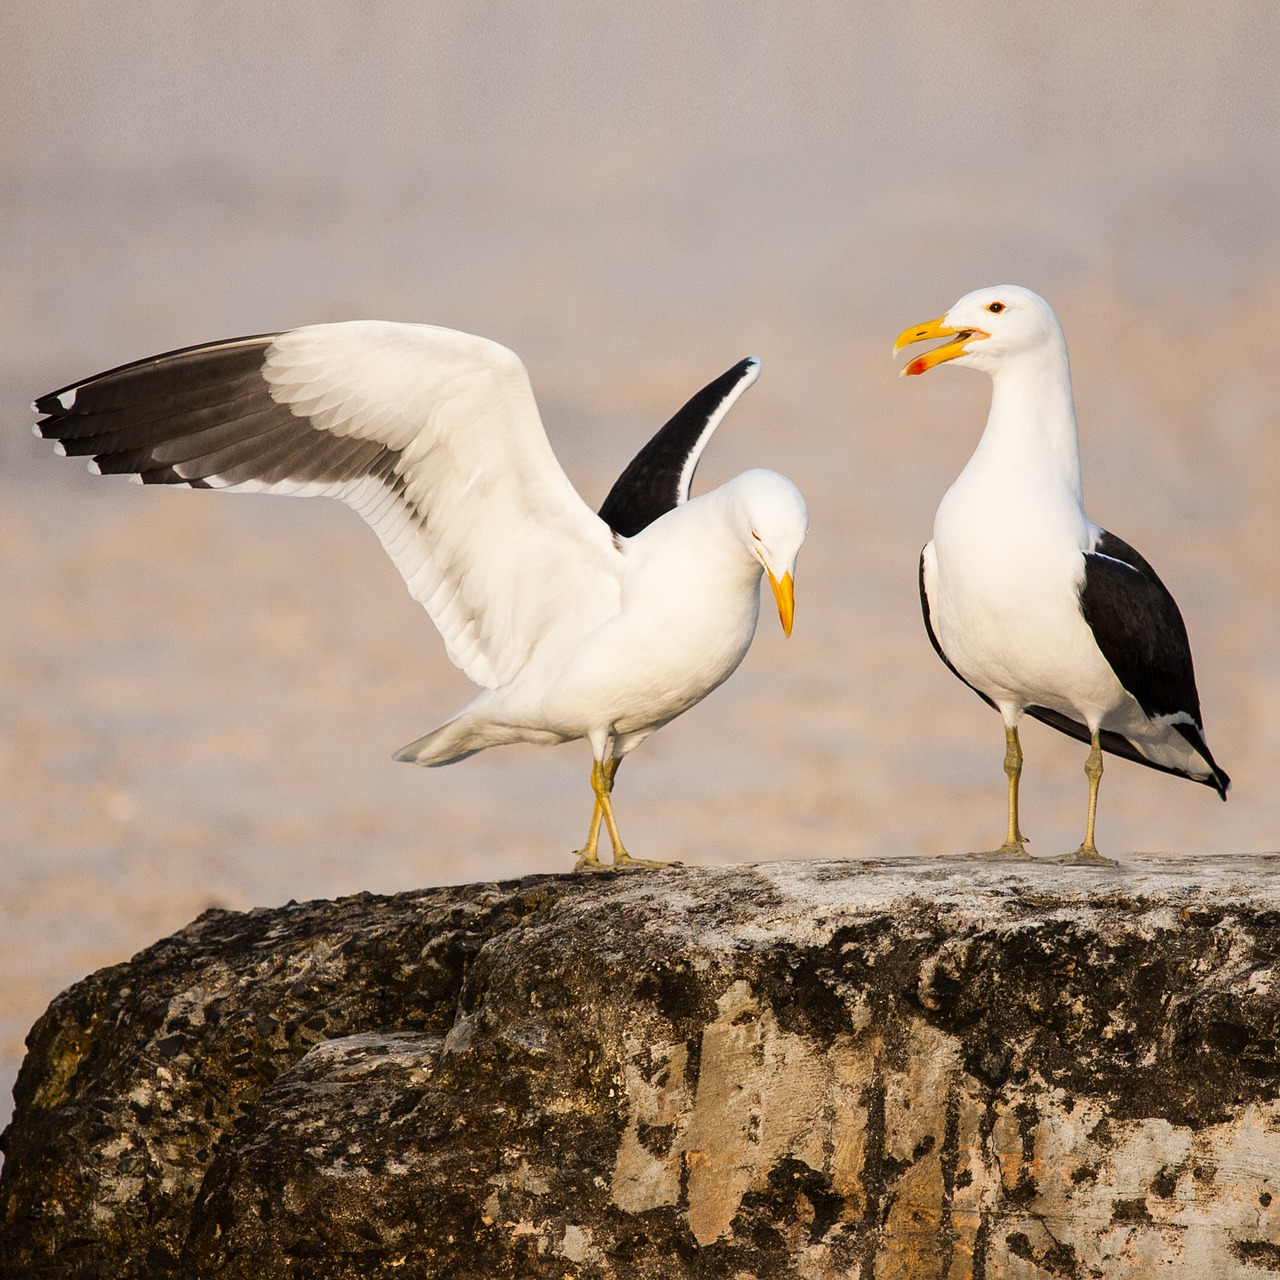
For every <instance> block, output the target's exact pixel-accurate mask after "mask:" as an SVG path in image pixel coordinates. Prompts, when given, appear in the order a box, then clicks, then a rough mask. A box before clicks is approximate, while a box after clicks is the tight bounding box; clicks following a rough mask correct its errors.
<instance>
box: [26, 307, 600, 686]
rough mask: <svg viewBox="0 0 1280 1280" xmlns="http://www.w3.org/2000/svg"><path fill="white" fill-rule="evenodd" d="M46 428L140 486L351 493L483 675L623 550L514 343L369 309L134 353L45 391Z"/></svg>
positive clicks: (520, 661)
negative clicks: (566, 466)
mask: <svg viewBox="0 0 1280 1280" xmlns="http://www.w3.org/2000/svg"><path fill="white" fill-rule="evenodd" d="M35 407H36V409H37V411H38V412H40V413H43V414H45V415H46V416H45V417H44V418H42V419H41V420H40V421H39V422H38V423H37V424H36V431H37V433H38V434H40V435H43V436H45V437H46V438H49V439H53V440H56V441H57V442H58V446H59V451H60V452H63V453H66V454H69V455H87V456H89V457H90V458H91V459H92V462H91V464H90V465H91V467H92V468H94V469H96V470H98V471H100V472H102V473H132V474H133V475H134V476H135V478H137V479H139V480H140V481H141V482H142V483H144V484H180V485H188V486H190V487H192V488H213V489H239V490H248V491H258V492H270V493H285V494H298V495H303V496H310V495H316V496H325V497H332V498H339V499H341V500H342V501H343V502H345V503H346V504H347V505H348V506H350V507H352V508H353V509H355V510H356V511H358V512H359V513H360V514H361V515H362V516H363V517H364V518H365V519H366V520H367V521H368V522H369V524H370V525H371V526H372V527H373V529H374V531H375V532H376V533H377V535H378V537H379V538H380V539H381V541H382V545H383V546H384V547H385V548H386V551H387V553H388V555H390V556H391V558H392V560H393V561H394V562H395V564H396V567H397V568H398V569H399V570H400V572H401V574H402V575H403V576H404V579H405V581H406V583H407V584H408V587H409V591H410V593H411V594H412V595H413V597H414V599H416V600H418V601H420V602H421V603H422V605H423V606H424V607H425V608H426V610H427V612H428V613H429V614H430V615H431V618H432V621H433V622H434V623H435V624H436V626H437V627H438V628H439V630H440V633H441V635H442V636H443V637H444V641H445V645H446V648H447V650H448V653H449V657H450V658H451V659H452V660H453V661H454V662H455V663H456V664H457V665H458V666H459V667H461V668H462V670H463V671H465V672H466V674H467V675H468V676H469V677H470V678H471V679H472V680H474V681H476V683H478V684H481V685H484V686H487V687H490V688H492V687H496V686H498V685H502V684H505V683H507V682H508V681H509V680H510V679H511V678H512V677H513V676H514V675H515V674H516V673H517V672H518V671H519V670H520V669H521V668H522V667H523V666H524V665H525V663H526V662H528V661H529V659H530V657H531V656H532V654H533V653H534V652H535V650H536V649H537V648H538V647H539V646H540V645H542V644H543V643H546V642H548V641H550V640H552V638H553V637H554V636H555V635H556V633H557V631H558V630H559V629H560V628H561V627H570V628H572V627H574V624H575V622H576V621H577V620H578V619H581V618H584V617H591V616H599V614H600V612H601V610H607V609H608V608H609V607H610V606H611V605H613V604H614V603H615V602H616V600H617V598H618V592H619V583H620V579H621V556H620V554H619V552H618V550H617V548H616V546H615V545H614V542H613V538H612V535H611V534H610V531H609V529H608V527H607V526H606V525H605V524H604V522H603V521H601V520H600V519H599V518H598V517H596V516H594V515H593V514H592V513H591V511H590V510H589V509H588V508H587V507H586V505H585V504H584V503H583V502H582V500H581V499H580V498H579V496H578V494H577V493H576V491H575V490H574V488H573V486H572V485H571V484H570V482H569V479H568V477H567V476H566V475H565V474H564V471H563V470H562V469H561V467H560V465H559V463H558V462H557V461H556V458H555V455H554V454H553V452H552V450H551V446H550V444H549V442H548V440H547V437H546V433H545V432H544V430H543V428H542V422H541V420H540V418H539V416H538V409H537V405H536V404H535V402H534V399H533V392H532V390H531V388H530V386H529V379H528V375H527V374H526V372H525V369H524V366H523V365H522V364H521V362H520V360H519V359H518V358H517V357H516V356H515V354H514V353H513V352H511V351H509V350H508V349H507V348H506V347H503V346H501V345H499V344H498V343H496V342H490V341H489V340H488V339H485V338H478V337H474V336H472V335H471V334H465V333H458V332H456V331H454V330H452V329H441V328H436V327H434V326H431V325H411V324H393V323H388V322H383V321H372V320H358V321H349V322H346V323H342V324H323V325H311V326H308V327H306V328H302V329H293V330H290V331H288V332H285V333H278V334H263V335H260V336H257V337H250V338H237V339H232V340H230V341H227V342H218V343H212V344H209V345H207V346H200V347H190V348H186V349H185V350H181V351H173V352H169V353H168V354H166V355H161V356H156V357H154V358H152V359H149V360H140V361H137V362H135V363H133V364H129V365H124V366H122V367H121V368H118V369H113V370H111V371H109V372H107V373H103V374H99V375H98V376H96V377H94V378H90V379H88V380H87V381H85V382H80V383H75V384H73V385H71V386H68V387H64V388H63V389H62V390H60V391H54V392H51V393H50V394H49V395H46V396H42V397H41V398H40V399H39V400H37V401H36V404H35Z"/></svg>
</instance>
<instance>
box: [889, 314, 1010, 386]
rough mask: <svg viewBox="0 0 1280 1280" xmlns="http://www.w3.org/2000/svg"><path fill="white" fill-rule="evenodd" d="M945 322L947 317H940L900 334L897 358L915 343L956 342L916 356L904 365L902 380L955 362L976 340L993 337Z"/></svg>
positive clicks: (895, 345)
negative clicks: (930, 341) (927, 341)
mask: <svg viewBox="0 0 1280 1280" xmlns="http://www.w3.org/2000/svg"><path fill="white" fill-rule="evenodd" d="M945 321H946V316H939V317H938V318H937V319H936V320H926V321H925V323H924V324H914V325H912V326H911V328H909V329H903V331H902V332H901V333H900V334H898V340H897V342H895V343H894V344H893V354H894V355H895V356H896V355H897V354H898V352H899V351H901V350H902V348H903V347H909V346H910V345H911V344H912V343H913V342H924V341H926V340H927V339H929V338H951V337H954V338H955V341H954V342H944V343H943V344H942V346H940V347H934V349H933V350H932V351H926V352H925V353H924V355H922V356H916V358H915V359H914V360H911V361H909V362H908V363H907V364H904V365H903V366H902V369H901V371H900V372H899V374H898V376H899V377H900V378H905V377H907V376H908V375H910V374H913V373H923V372H924V371H925V370H926V369H932V368H933V366H934V365H935V364H942V362H943V361H944V360H954V359H955V358H956V356H959V355H963V354H964V349H965V347H966V346H967V345H968V344H969V343H970V342H972V341H973V340H974V339H975V338H989V337H990V336H991V335H990V334H989V333H984V332H983V331H982V330H981V329H953V328H951V327H950V326H949V325H947V324H946V323H945Z"/></svg>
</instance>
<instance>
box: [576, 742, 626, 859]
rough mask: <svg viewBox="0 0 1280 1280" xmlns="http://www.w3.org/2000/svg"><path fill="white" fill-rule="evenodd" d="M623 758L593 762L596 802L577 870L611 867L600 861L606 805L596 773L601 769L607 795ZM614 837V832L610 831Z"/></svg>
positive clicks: (593, 788)
mask: <svg viewBox="0 0 1280 1280" xmlns="http://www.w3.org/2000/svg"><path fill="white" fill-rule="evenodd" d="M621 763H622V761H621V760H619V759H616V758H614V757H610V758H609V759H608V760H606V761H605V762H604V764H603V765H601V764H600V762H599V761H598V760H593V761H592V762H591V789H592V791H594V792H595V796H596V804H595V808H594V809H593V810H592V811H591V826H590V827H589V828H588V829H587V843H586V844H584V845H583V846H582V848H581V849H579V850H578V861H577V863H576V864H575V865H574V868H573V869H574V870H575V871H608V870H610V867H609V865H608V864H607V863H604V862H601V861H600V854H599V850H598V846H599V843H600V823H601V822H602V821H603V820H604V806H603V805H602V804H601V803H600V791H599V789H598V788H597V786H596V774H597V770H599V771H600V772H601V773H602V774H603V782H604V789H605V794H606V795H607V794H608V793H609V792H610V791H612V790H613V775H614V774H615V773H617V772H618V766H619V765H620V764H621ZM610 838H611V839H612V833H610Z"/></svg>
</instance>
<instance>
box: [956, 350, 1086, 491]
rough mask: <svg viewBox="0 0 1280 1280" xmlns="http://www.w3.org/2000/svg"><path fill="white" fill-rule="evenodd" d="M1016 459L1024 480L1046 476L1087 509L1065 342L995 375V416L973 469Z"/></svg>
mask: <svg viewBox="0 0 1280 1280" xmlns="http://www.w3.org/2000/svg"><path fill="white" fill-rule="evenodd" d="M1014 459H1016V460H1017V466H1018V468H1019V470H1020V471H1021V472H1022V473H1023V474H1026V472H1027V471H1028V470H1030V471H1031V472H1032V473H1033V474H1034V472H1036V471H1039V472H1040V474H1042V475H1045V474H1046V473H1047V475H1048V476H1049V477H1052V478H1053V479H1055V480H1057V481H1058V482H1059V483H1061V484H1062V485H1064V486H1065V487H1066V488H1067V489H1068V490H1069V491H1070V492H1071V493H1072V494H1073V495H1074V496H1075V499H1076V501H1077V502H1080V503H1081V504H1083V489H1082V485H1081V480H1080V445H1079V441H1078V437H1077V433H1076V414H1075V403H1074V401H1073V399H1072V395H1071V366H1070V362H1069V361H1068V359H1067V347H1066V342H1065V341H1064V340H1063V339H1062V338H1061V337H1059V338H1058V340H1057V341H1056V342H1051V343H1049V344H1047V345H1046V346H1044V347H1041V348H1039V349H1038V350H1035V351H1026V352H1023V353H1021V354H1019V355H1017V356H1013V357H1009V358H1007V359H1005V360H1002V361H1001V362H1000V363H999V364H998V365H997V366H996V367H995V368H994V369H993V370H992V371H991V411H990V413H989V414H988V415H987V425H986V429H985V430H984V431H983V433H982V439H981V440H980V441H979V442H978V447H977V449H976V450H975V451H974V454H973V458H972V459H971V462H970V465H972V466H978V467H982V466H985V465H988V464H994V465H1000V466H1008V465H1009V463H1010V461H1012V460H1014Z"/></svg>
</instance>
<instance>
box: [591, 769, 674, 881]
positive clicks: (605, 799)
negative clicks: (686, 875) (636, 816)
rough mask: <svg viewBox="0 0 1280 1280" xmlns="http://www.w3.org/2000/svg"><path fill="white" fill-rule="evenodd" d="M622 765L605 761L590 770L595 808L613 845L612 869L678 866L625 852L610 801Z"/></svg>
mask: <svg viewBox="0 0 1280 1280" xmlns="http://www.w3.org/2000/svg"><path fill="white" fill-rule="evenodd" d="M621 763H622V761H621V760H619V759H610V760H606V761H605V762H604V763H603V764H600V763H598V762H597V763H596V764H595V765H594V766H593V768H592V770H591V786H592V787H593V788H594V790H595V793H596V806H597V808H598V809H599V810H600V812H601V814H602V815H603V817H604V825H605V826H606V827H607V828H608V829H609V840H610V843H612V845H613V868H614V870H615V871H620V870H623V869H624V868H631V867H670V866H678V865H679V864H678V863H670V862H658V861H655V860H652V859H649V858H633V857H632V856H631V855H630V854H629V853H628V852H627V850H626V846H625V845H623V843H622V837H621V836H620V835H619V834H618V823H617V820H616V819H615V818H614V816H613V801H612V800H610V798H609V796H610V793H611V792H612V791H613V779H614V775H615V774H616V773H617V772H618V766H619V765H620V764H621Z"/></svg>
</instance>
